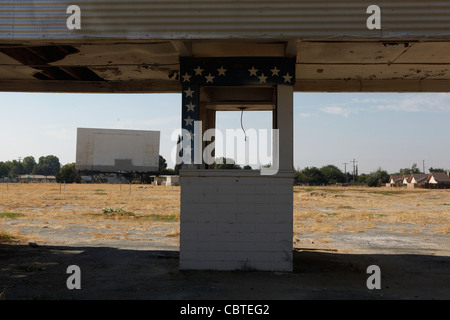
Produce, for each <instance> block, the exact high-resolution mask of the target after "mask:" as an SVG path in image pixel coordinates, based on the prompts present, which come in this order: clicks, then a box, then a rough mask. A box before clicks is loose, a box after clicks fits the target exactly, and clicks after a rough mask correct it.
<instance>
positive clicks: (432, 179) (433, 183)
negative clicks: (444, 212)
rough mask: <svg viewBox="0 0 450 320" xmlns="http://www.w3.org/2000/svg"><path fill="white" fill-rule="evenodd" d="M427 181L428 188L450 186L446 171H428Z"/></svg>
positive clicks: (445, 187)
mask: <svg viewBox="0 0 450 320" xmlns="http://www.w3.org/2000/svg"><path fill="white" fill-rule="evenodd" d="M427 183H428V184H429V187H430V188H442V189H447V188H450V176H449V174H448V173H446V172H430V174H429V175H428V179H427Z"/></svg>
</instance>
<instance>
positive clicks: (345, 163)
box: [342, 162, 348, 184]
mask: <svg viewBox="0 0 450 320" xmlns="http://www.w3.org/2000/svg"><path fill="white" fill-rule="evenodd" d="M342 164H343V165H344V172H345V179H347V184H348V176H347V164H348V162H344V163H342Z"/></svg>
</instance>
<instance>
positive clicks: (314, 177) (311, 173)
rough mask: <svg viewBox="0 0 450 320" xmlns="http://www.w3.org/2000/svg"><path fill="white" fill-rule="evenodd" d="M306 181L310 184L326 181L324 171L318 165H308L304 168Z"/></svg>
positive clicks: (320, 183)
mask: <svg viewBox="0 0 450 320" xmlns="http://www.w3.org/2000/svg"><path fill="white" fill-rule="evenodd" d="M302 173H303V175H304V179H305V182H306V183H308V184H310V185H322V184H325V183H326V180H325V177H324V176H323V173H322V172H321V171H320V169H319V168H317V167H306V168H304V169H303V170H302Z"/></svg>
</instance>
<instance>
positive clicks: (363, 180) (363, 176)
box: [356, 173, 369, 184]
mask: <svg viewBox="0 0 450 320" xmlns="http://www.w3.org/2000/svg"><path fill="white" fill-rule="evenodd" d="M368 179H369V175H368V174H366V173H361V174H360V175H359V176H358V178H357V180H356V181H357V182H358V184H367V180H368Z"/></svg>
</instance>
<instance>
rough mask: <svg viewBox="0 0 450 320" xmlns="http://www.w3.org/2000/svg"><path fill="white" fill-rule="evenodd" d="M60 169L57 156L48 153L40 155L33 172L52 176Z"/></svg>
mask: <svg viewBox="0 0 450 320" xmlns="http://www.w3.org/2000/svg"><path fill="white" fill-rule="evenodd" d="M60 170H61V164H60V162H59V159H58V157H56V156H53V155H48V156H45V157H40V158H39V162H38V163H37V164H36V165H35V166H34V169H33V174H42V175H44V176H54V175H56V174H57V173H58V172H59V171H60Z"/></svg>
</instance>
